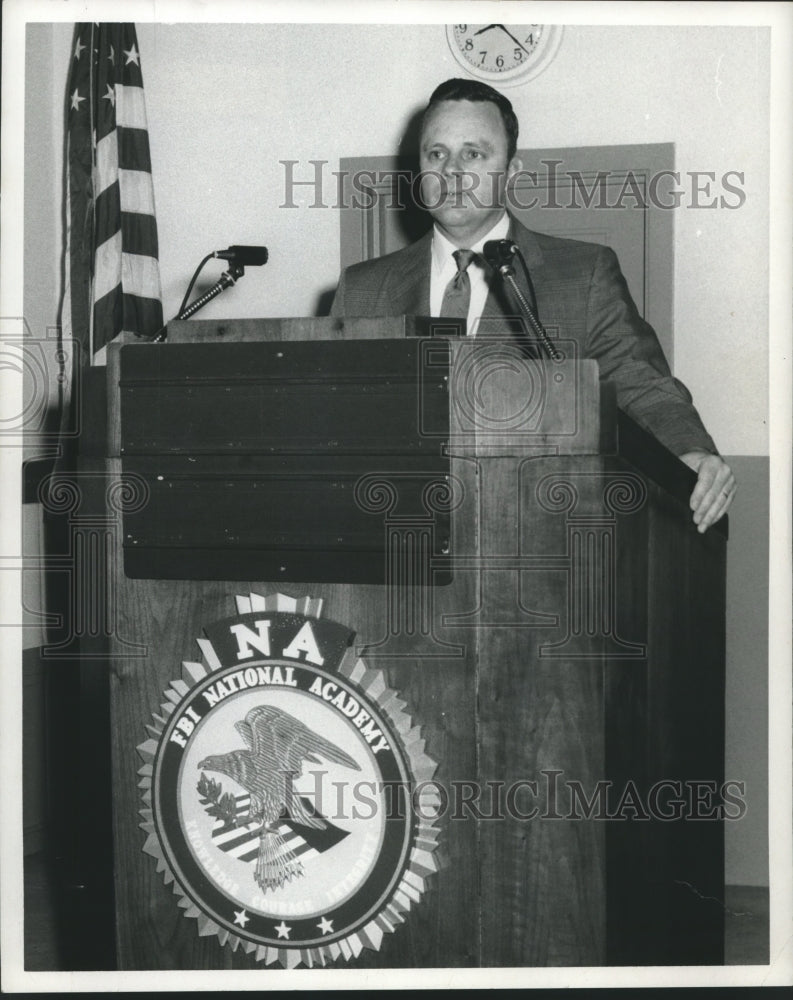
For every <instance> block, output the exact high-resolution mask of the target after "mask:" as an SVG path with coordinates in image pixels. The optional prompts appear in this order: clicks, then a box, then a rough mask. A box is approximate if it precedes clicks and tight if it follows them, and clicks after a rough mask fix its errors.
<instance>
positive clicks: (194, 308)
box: [152, 263, 245, 344]
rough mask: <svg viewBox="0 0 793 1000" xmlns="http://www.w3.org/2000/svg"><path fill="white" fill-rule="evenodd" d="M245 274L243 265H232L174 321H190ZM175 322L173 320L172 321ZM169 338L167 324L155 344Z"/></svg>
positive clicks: (156, 338)
mask: <svg viewBox="0 0 793 1000" xmlns="http://www.w3.org/2000/svg"><path fill="white" fill-rule="evenodd" d="M244 274H245V268H244V267H243V266H242V264H234V263H232V264H230V265H229V269H228V271H224V272H223V274H221V276H220V278H219V279H218V280H217V281H216V282H215V284H214V285H213V286H212V287H211V288H210V289H209V291H207V292H204V294H203V295H202V296H201V297H200V298H198V299H196V300H195V302H192V303H191V304H190V305H189V306H187V307H185V308H184V309H181V310H180V311H179V312H178V313H177V315H176V316H174V319H190V317H191V316H193V315H194V314H195V313H197V312H198V310H199V309H202V308H203V307H204V306H205V305H206V304H207V302H210V301H211V300H212V299H214V298H216V297H217V296H218V295H220V293H221V292H223V291H225V290H226V289H227V288H231V286H232V285H234V284H236V282H237V279H238V278H241V277H242V276H243V275H244ZM171 322H173V320H171ZM167 336H168V326H167V324H166V325H165V326H164V327H163V328H162V329H161V330H160V331H159V333H158V334H157V335H156V336H155V337H154V338H153V339H152V343H153V344H161V343H163V341H164V340H165V339H166V337H167Z"/></svg>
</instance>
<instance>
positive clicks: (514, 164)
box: [507, 156, 523, 179]
mask: <svg viewBox="0 0 793 1000" xmlns="http://www.w3.org/2000/svg"><path fill="white" fill-rule="evenodd" d="M520 170H523V160H521V158H520V157H519V156H513V157H512V159H511V160H510V161H509V166H508V167H507V178H508V179H509V178H510V177H514V175H515V174H516V173H518V171H520Z"/></svg>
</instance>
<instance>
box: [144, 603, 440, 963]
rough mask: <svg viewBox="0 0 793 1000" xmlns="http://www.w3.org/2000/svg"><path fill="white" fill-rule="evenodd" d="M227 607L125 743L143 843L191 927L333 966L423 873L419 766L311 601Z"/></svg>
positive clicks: (393, 912) (345, 644)
mask: <svg viewBox="0 0 793 1000" xmlns="http://www.w3.org/2000/svg"><path fill="white" fill-rule="evenodd" d="M236 600H237V612H238V614H237V616H236V617H233V618H227V619H224V620H222V621H219V622H216V623H214V624H212V625H209V626H206V627H205V628H204V632H205V637H202V638H199V639H198V640H197V642H198V645H199V647H200V649H201V652H202V659H203V662H201V663H192V662H185V663H183V664H182V677H181V678H180V679H178V680H174V681H173V682H172V684H171V687H170V688H169V689H168V690H167V691H165V698H166V700H165V702H164V703H163V705H162V710H161V713H160V714H154V715H153V722H152V723H151V724H150V725H149V726H148V727H147V729H148V730H149V733H150V734H151V738H150V739H147V740H146V741H145V742H144V743H142V744H141V745H140V746H139V747H138V752H139V754H140V755H141V757H142V759H143V761H144V764H143V767H142V768H141V769H140V772H139V773H140V775H141V777H142V781H141V788H142V789H143V802H144V808H143V809H142V810H141V815H142V816H143V823H142V824H141V826H142V828H143V829H144V831H145V832H146V833H147V835H148V836H147V838H146V842H145V844H144V847H143V850H144V851H146V852H147V853H148V854H151V855H153V856H154V857H156V858H157V870H158V871H161V872H163V873H164V878H165V882H166V884H169V883H173V889H174V892H175V893H176V894H177V895H178V896H179V897H180V899H179V906H180V907H182V908H183V909H184V911H185V916H187V917H192V918H194V919H195V920H196V921H197V927H198V933H199V934H202V935H206V934H216V935H217V937H218V939H219V940H220V943H221V944H225V945H228V946H229V947H231V948H232V949H235V950H236V949H237V948H238V947H242V948H243V949H244V950H245V951H246V952H248V953H255V957H256V959H257V960H260V961H264V962H265V963H268V964H270V963H274V962H280V963H281V965H283V966H286V967H289V968H292V967H295V966H297V965H300V964H303V965H305V966H308V967H311V966H316V965H326V964H327V963H328V962H331V961H335V960H337V959H340V958H343V959H346V960H349V959H351V958H353V957H355V956H357V955H359V954H360V952H361V951H362V949H363V948H365V947H368V948H375V949H377V948H379V947H380V944H381V941H382V938H383V934H384V933H387V932H389V931H393V930H395V929H396V927H397V926H398V925H399V924H400V923H402V922H403V921H404V919H405V914H406V912H407V911H408V910H409V909H410V908H411V906H413V905H414V904H416V903H418V902H419V901H420V899H421V895H422V893H423V892H424V890H425V885H426V879H427V878H428V876H430V875H431V874H432V872H433V871H435V870H436V863H435V860H434V857H433V851H434V849H435V845H436V837H437V830H436V829H435V827H434V826H433V817H434V816H435V815H436V813H437V809H438V803H439V800H438V795H437V790H436V788H435V786H434V784H433V783H432V781H431V780H430V779H431V778H432V775H433V774H434V771H435V763H434V762H433V761H431V760H430V759H429V758H428V757H427V756H426V755H425V753H424V742H423V740H422V739H421V734H420V730H419V727H418V726H413V725H412V722H411V719H410V718H409V716H408V715H407V714H406V713H405V712H404V702H402V701H400V700H399V699H398V698H397V696H396V694H395V693H394V692H393V691H391V690H389V689H388V688H387V687H386V685H385V683H384V680H383V676H382V673H381V672H380V671H377V670H371V669H369V668H367V666H366V665H365V664H364V662H363V661H362V660H360V659H358V660H356V659H355V657H354V656H352V655H351V654H352V649H351V643H352V639H353V636H354V633H353V632H352V631H351V630H350V629H348V628H347V627H346V626H344V625H341V624H339V623H338V622H333V621H329V620H323V619H322V618H321V617H320V613H321V604H322V602H321V601H319V600H312V599H311V598H308V597H306V598H303V599H301V600H295V599H293V598H289V597H285V596H284V595H282V594H276V595H271V596H270V597H266V598H265V597H261V596H260V595H257V594H250V595H249V596H245V597H237V599H236Z"/></svg>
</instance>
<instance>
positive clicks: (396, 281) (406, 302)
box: [388, 229, 432, 316]
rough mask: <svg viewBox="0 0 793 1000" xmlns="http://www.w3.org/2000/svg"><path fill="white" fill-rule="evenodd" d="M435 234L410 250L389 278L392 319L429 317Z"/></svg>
mask: <svg viewBox="0 0 793 1000" xmlns="http://www.w3.org/2000/svg"><path fill="white" fill-rule="evenodd" d="M431 248H432V230H431V229H430V231H429V232H428V233H427V234H426V235H424V236H422V238H421V239H420V240H418V241H417V242H416V243H414V244H413V245H412V246H411V247H409V248H407V250H405V252H404V253H403V254H402V260H401V262H400V264H401V266H400V267H399V268H394V269H393V270H392V272H391V275H390V280H389V286H388V300H389V302H390V304H391V305H392V307H393V309H394V313H393V315H395V316H401V315H407V316H429V314H430V267H431V260H430V255H431Z"/></svg>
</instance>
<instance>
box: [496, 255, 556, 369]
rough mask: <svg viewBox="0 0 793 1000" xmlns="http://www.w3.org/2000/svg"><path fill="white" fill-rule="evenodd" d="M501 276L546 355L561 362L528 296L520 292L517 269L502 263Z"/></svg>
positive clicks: (499, 267) (499, 269) (498, 265)
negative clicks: (516, 277)
mask: <svg viewBox="0 0 793 1000" xmlns="http://www.w3.org/2000/svg"><path fill="white" fill-rule="evenodd" d="M496 267H497V269H498V272H499V274H500V275H501V276H502V277H503V278H505V279H506V280H507V282H508V283H509V286H510V288H511V289H512V291H513V292H514V293H515V298H516V299H517V300H518V305H519V306H520V311H521V314H522V316H523V319H524V321H525V322H526V324H527V325H528V326H529V328H530V329H531V330H532V331H533V332H534V335H535V336H536V337H537V339H538V340H539V342H540V344H541V345H542V347H543V349H544V350H545V352H546V354H547V355H548V357H549V358H550V359H551V360H552V361H561V360H562V355H561V354H560V353H559V351H558V350H557V349H556V347H555V346H554V344H553V342H552V341H551V339H550V337H549V336H548V334H547V333H546V332H545V327H544V326H543V325H542V323H541V322H540V321H539V319H538V318H537V316H535V314H534V310H533V309H532V308H531V306H530V305H529V303H528V302H527V301H526V296H525V295H524V294H523V292H522V291H521V290H520V286H519V285H518V283H517V281H515V268H514V267H513V266H512V265H511V264H508V263H502V264H497V265H496Z"/></svg>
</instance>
